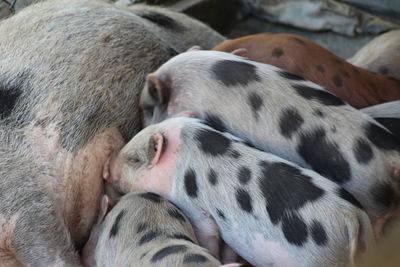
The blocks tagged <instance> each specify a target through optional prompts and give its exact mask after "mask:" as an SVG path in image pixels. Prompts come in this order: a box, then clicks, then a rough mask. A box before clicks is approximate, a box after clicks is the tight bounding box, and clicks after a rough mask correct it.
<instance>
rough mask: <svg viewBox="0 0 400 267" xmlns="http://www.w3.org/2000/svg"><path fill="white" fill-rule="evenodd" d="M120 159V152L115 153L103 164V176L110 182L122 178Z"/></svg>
mask: <svg viewBox="0 0 400 267" xmlns="http://www.w3.org/2000/svg"><path fill="white" fill-rule="evenodd" d="M118 162H119V160H118V153H113V154H112V155H111V156H110V157H109V158H108V159H107V161H106V162H105V163H104V166H103V178H104V179H105V180H106V181H107V182H108V183H111V184H113V183H116V182H118V181H119V179H120V170H119V169H120V168H118V166H119V163H118Z"/></svg>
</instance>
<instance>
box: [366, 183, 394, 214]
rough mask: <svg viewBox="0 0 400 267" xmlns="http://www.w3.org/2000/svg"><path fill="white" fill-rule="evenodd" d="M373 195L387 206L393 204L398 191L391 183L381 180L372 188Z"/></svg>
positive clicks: (374, 198)
mask: <svg viewBox="0 0 400 267" xmlns="http://www.w3.org/2000/svg"><path fill="white" fill-rule="evenodd" d="M371 195H372V198H373V200H374V201H375V202H376V203H378V204H380V205H382V206H384V207H387V208H389V207H390V206H392V205H393V204H394V202H395V200H396V193H395V192H394V190H393V188H392V186H391V185H390V184H389V183H384V182H381V183H377V184H375V186H374V187H373V188H371Z"/></svg>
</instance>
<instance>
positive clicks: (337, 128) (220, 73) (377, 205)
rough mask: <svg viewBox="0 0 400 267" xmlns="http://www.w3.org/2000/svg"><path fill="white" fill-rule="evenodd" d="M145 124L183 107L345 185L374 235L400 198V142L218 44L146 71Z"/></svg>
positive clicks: (330, 99)
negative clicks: (366, 216) (370, 223)
mask: <svg viewBox="0 0 400 267" xmlns="http://www.w3.org/2000/svg"><path fill="white" fill-rule="evenodd" d="M141 106H142V108H143V111H144V112H143V113H144V122H145V124H150V123H156V122H159V121H162V120H163V119H165V118H168V117H171V116H174V115H176V114H178V113H180V112H182V111H188V112H192V113H193V114H194V116H196V117H198V118H201V119H204V120H206V121H208V122H209V124H210V125H212V126H213V127H214V128H216V129H220V130H222V131H227V132H230V133H232V134H234V135H235V136H238V137H240V138H242V139H244V140H246V141H247V142H248V143H250V144H251V145H253V146H255V147H257V148H259V149H262V150H264V151H268V152H271V153H273V154H276V155H278V156H280V157H282V158H285V159H286V160H289V161H292V162H294V163H296V164H298V165H300V166H302V167H305V168H309V169H313V170H314V171H316V172H318V173H319V174H321V175H323V176H324V177H327V178H329V179H331V180H332V181H334V182H336V183H338V184H340V185H342V186H343V187H344V188H345V189H346V190H348V191H349V192H350V193H351V194H353V195H354V196H355V197H356V198H357V200H358V201H360V202H361V204H362V205H363V206H364V208H365V210H366V211H367V213H368V214H369V216H370V218H371V219H372V220H373V224H374V229H375V233H376V236H377V237H378V236H380V233H381V228H382V226H383V224H384V223H385V222H386V220H387V219H388V218H389V217H390V216H392V215H394V214H395V213H396V212H398V210H399V209H398V208H399V204H400V201H399V200H400V198H399V194H400V183H399V181H400V141H399V140H398V138H397V137H396V136H395V135H394V134H393V133H392V132H390V131H388V130H387V129H386V128H384V127H382V126H381V125H380V124H379V123H378V122H376V121H375V120H374V119H372V118H371V117H370V116H369V115H367V114H365V113H363V112H361V111H359V110H356V109H354V108H353V107H351V106H349V105H348V104H346V103H345V102H343V101H342V100H341V99H339V98H338V97H336V96H334V95H332V94H331V93H329V92H327V91H326V90H324V89H323V88H322V87H320V86H318V85H317V84H314V83H312V82H310V81H306V80H304V79H302V78H301V77H298V76H295V75H293V74H291V73H288V72H286V71H284V70H282V69H279V68H277V67H274V66H272V65H268V64H263V63H257V62H253V61H250V60H248V59H245V58H242V57H238V56H236V55H233V54H229V53H223V52H216V51H190V52H186V53H182V54H180V55H178V56H176V57H174V58H172V59H170V60H169V61H168V62H166V63H165V64H164V65H162V66H161V67H160V68H159V69H158V70H157V71H156V72H154V73H152V74H150V75H148V77H147V84H146V86H145V88H144V90H143V92H142V96H141Z"/></svg>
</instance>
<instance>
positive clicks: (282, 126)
mask: <svg viewBox="0 0 400 267" xmlns="http://www.w3.org/2000/svg"><path fill="white" fill-rule="evenodd" d="M303 123H304V120H303V118H302V117H301V116H300V114H299V112H298V111H297V109H296V108H285V109H284V110H282V113H281V115H280V117H279V131H280V133H281V134H282V135H283V136H284V137H286V138H289V139H290V138H292V135H293V134H294V133H296V132H297V131H298V130H300V127H301V125H303Z"/></svg>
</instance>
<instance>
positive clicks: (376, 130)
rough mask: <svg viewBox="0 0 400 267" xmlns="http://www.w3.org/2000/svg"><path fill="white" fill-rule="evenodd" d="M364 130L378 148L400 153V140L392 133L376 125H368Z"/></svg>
mask: <svg viewBox="0 0 400 267" xmlns="http://www.w3.org/2000/svg"><path fill="white" fill-rule="evenodd" d="M364 129H365V133H366V135H367V137H368V139H369V141H371V142H372V143H373V144H374V145H375V146H377V147H378V148H381V149H384V150H397V151H400V141H399V140H400V139H398V138H397V137H396V136H395V135H394V134H392V133H391V132H389V131H387V130H386V129H384V128H382V127H380V126H378V125H376V124H374V123H368V124H367V125H365V126H364Z"/></svg>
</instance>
